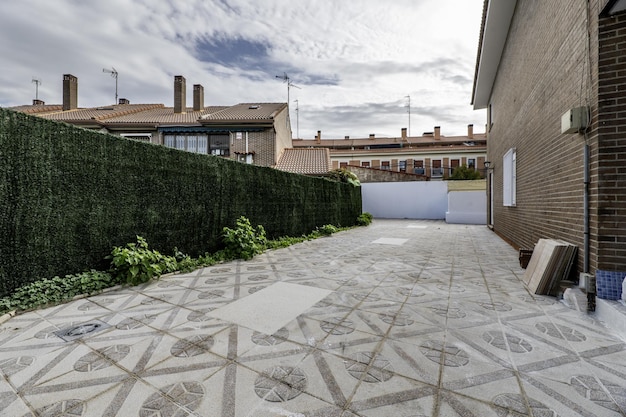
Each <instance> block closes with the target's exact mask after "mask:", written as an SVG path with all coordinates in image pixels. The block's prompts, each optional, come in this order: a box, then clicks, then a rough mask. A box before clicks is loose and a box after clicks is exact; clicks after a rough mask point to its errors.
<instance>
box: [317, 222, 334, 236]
mask: <svg viewBox="0 0 626 417" xmlns="http://www.w3.org/2000/svg"><path fill="white" fill-rule="evenodd" d="M317 231H318V232H319V234H320V235H322V236H330V235H332V234H333V233H337V232H338V231H339V229H338V228H337V227H336V226H333V225H332V224H325V225H324V226H322V227H318V228H317Z"/></svg>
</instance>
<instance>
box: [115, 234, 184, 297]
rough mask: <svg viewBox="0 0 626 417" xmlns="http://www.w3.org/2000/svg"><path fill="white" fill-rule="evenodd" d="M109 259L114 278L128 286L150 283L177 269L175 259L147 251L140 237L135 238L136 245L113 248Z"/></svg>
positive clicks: (144, 242)
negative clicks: (153, 279)
mask: <svg viewBox="0 0 626 417" xmlns="http://www.w3.org/2000/svg"><path fill="white" fill-rule="evenodd" d="M110 259H111V273H112V274H113V276H114V278H115V279H117V280H119V281H121V282H125V283H127V284H130V285H138V284H141V283H144V282H147V281H150V280H151V279H152V278H158V277H160V276H161V274H164V273H167V272H174V271H176V268H177V262H176V258H174V257H173V256H165V255H162V254H161V253H159V252H158V251H156V250H150V249H148V242H146V240H145V239H144V238H143V237H141V236H137V243H129V244H127V245H126V246H125V247H122V246H116V247H114V248H113V250H112V251H111V256H110Z"/></svg>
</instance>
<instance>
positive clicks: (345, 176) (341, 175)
mask: <svg viewBox="0 0 626 417" xmlns="http://www.w3.org/2000/svg"><path fill="white" fill-rule="evenodd" d="M327 178H329V179H331V180H334V181H338V182H343V183H346V184H352V185H354V186H356V187H359V186H360V185H361V182H360V181H359V177H357V176H356V174H355V173H353V172H350V171H348V170H347V169H345V168H339V169H333V170H332V171H330V172H329V173H328V176H327Z"/></svg>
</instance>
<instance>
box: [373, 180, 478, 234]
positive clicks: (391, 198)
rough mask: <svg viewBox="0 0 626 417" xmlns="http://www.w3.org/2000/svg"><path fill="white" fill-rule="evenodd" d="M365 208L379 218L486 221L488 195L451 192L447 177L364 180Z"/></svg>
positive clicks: (457, 221)
mask: <svg viewBox="0 0 626 417" xmlns="http://www.w3.org/2000/svg"><path fill="white" fill-rule="evenodd" d="M361 192H362V198H363V211H366V212H369V213H371V214H372V215H373V216H374V217H375V218H379V219H427V220H446V222H448V223H460V224H486V222H487V195H486V193H485V191H484V190H481V191H451V192H448V183H447V182H446V181H423V182H422V181H419V182H374V183H364V184H361Z"/></svg>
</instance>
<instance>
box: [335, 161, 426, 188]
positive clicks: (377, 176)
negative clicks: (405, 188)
mask: <svg viewBox="0 0 626 417" xmlns="http://www.w3.org/2000/svg"><path fill="white" fill-rule="evenodd" d="M346 169H347V170H348V171H350V172H352V173H353V174H355V175H356V176H357V178H358V179H359V181H360V182H361V183H363V184H365V183H368V182H407V181H428V177H426V176H424V175H416V174H407V173H404V172H397V171H388V170H385V169H375V168H363V167H361V166H359V165H356V166H355V165H348V166H347V167H346Z"/></svg>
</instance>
